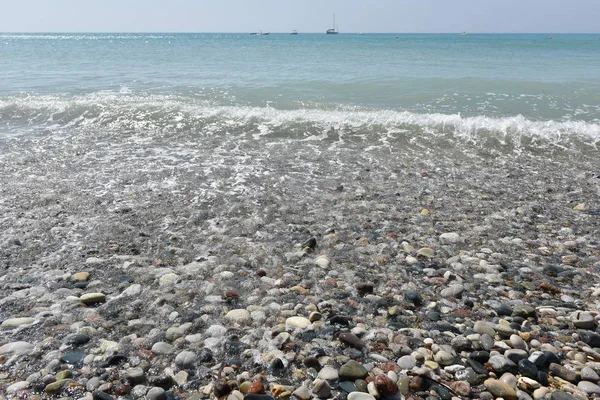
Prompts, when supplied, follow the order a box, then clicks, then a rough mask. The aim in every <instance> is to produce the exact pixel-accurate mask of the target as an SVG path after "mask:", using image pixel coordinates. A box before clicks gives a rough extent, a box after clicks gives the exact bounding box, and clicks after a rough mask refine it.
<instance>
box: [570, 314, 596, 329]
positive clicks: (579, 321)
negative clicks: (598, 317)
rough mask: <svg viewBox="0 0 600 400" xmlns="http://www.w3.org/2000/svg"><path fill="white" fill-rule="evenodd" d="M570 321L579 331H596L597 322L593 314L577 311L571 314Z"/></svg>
mask: <svg viewBox="0 0 600 400" xmlns="http://www.w3.org/2000/svg"><path fill="white" fill-rule="evenodd" d="M569 319H570V320H571V322H572V323H573V326H575V328H577V329H595V328H596V321H595V319H594V316H593V315H592V313H590V312H587V311H576V312H574V313H571V315H570V316H569Z"/></svg>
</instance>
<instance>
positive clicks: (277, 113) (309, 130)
mask: <svg viewBox="0 0 600 400" xmlns="http://www.w3.org/2000/svg"><path fill="white" fill-rule="evenodd" d="M90 129H92V130H96V131H97V134H105V135H125V134H136V135H149V136H152V135H157V134H160V135H191V136H196V137H201V136H203V135H204V136H206V135H211V136H213V135H219V134H239V135H249V136H251V137H253V138H259V137H260V138H267V139H275V140H283V139H290V140H334V139H335V140H339V141H352V140H360V139H362V140H370V141H376V140H380V139H381V138H385V140H390V139H391V140H393V139H394V138H398V137H402V138H403V139H404V140H409V141H419V140H430V141H431V142H432V143H434V142H436V141H440V140H442V139H444V140H450V139H453V140H457V141H458V140H460V141H461V143H472V144H473V143H474V144H482V143H487V144H490V143H493V145H495V146H509V147H519V146H525V145H526V146H533V147H534V146H535V145H537V144H540V143H551V144H553V145H555V146H565V147H566V146H570V145H572V144H573V143H577V144H581V145H585V146H591V147H593V148H594V149H595V148H596V146H597V144H600V124H599V123H595V122H585V121H578V120H570V121H552V120H549V121H534V120H530V119H527V118H525V117H524V116H521V115H515V116H509V117H489V116H485V115H480V116H468V117H465V116H461V115H460V114H441V113H415V112H409V111H402V110H389V109H367V108H361V107H347V106H346V107H344V106H337V107H325V106H321V105H318V104H312V105H310V106H307V105H306V104H304V105H303V107H302V108H298V109H285V110H282V109H277V108H273V107H250V106H233V105H222V104H215V103H214V102H211V101H208V100H205V99H201V98H193V97H184V96H179V95H137V94H132V93H129V91H122V92H120V93H108V92H107V93H94V94H88V95H79V96H12V97H5V98H0V136H9V137H35V136H39V135H45V136H48V135H53V134H61V135H63V134H70V133H75V134H77V133H78V132H81V131H83V130H85V131H86V132H89V130H90ZM332 138H334V139H332ZM440 143H443V141H442V142H440Z"/></svg>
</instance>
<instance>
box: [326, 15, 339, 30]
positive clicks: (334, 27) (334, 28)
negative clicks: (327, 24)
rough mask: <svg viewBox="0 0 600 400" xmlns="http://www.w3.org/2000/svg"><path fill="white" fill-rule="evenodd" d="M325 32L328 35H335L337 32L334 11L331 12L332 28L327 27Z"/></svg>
mask: <svg viewBox="0 0 600 400" xmlns="http://www.w3.org/2000/svg"><path fill="white" fill-rule="evenodd" d="M325 33H326V34H328V35H337V34H338V30H337V27H336V26H335V13H334V14H333V28H331V29H327V32H325Z"/></svg>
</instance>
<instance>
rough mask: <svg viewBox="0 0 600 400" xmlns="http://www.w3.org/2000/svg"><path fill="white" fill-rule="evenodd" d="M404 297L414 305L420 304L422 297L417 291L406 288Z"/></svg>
mask: <svg viewBox="0 0 600 400" xmlns="http://www.w3.org/2000/svg"><path fill="white" fill-rule="evenodd" d="M404 298H405V299H406V300H408V301H410V302H411V303H413V304H414V305H416V306H420V305H421V304H423V297H422V296H421V294H420V293H419V292H416V291H414V290H407V291H406V292H405V293H404Z"/></svg>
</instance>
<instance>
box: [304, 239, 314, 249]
mask: <svg viewBox="0 0 600 400" xmlns="http://www.w3.org/2000/svg"><path fill="white" fill-rule="evenodd" d="M302 247H308V248H309V249H311V250H314V249H315V248H316V247H317V239H315V238H314V237H311V238H309V239H308V240H307V241H305V242H304V243H302Z"/></svg>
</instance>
